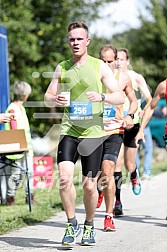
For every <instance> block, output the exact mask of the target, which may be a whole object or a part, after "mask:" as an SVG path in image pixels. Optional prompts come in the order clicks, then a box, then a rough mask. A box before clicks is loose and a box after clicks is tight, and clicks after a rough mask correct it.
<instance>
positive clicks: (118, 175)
mask: <svg viewBox="0 0 167 252" xmlns="http://www.w3.org/2000/svg"><path fill="white" fill-rule="evenodd" d="M114 178H115V186H116V192H115V196H116V200H117V201H121V185H122V172H121V171H120V172H114Z"/></svg>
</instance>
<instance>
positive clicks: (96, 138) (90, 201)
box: [45, 22, 127, 245]
mask: <svg viewBox="0 0 167 252" xmlns="http://www.w3.org/2000/svg"><path fill="white" fill-rule="evenodd" d="M89 42H90V39H89V37H88V28H87V26H86V25H85V24H84V23H82V22H74V23H72V24H70V25H69V27H68V43H69V46H70V49H71V51H72V54H73V57H72V58H71V59H69V60H67V61H64V62H62V63H60V64H59V65H58V66H57V68H56V70H55V75H54V78H53V80H52V81H51V83H50V85H49V87H48V89H47V91H46V94H45V102H46V104H47V105H48V106H49V107H53V106H56V105H59V106H64V107H65V109H64V116H63V119H62V126H61V135H60V141H59V145H58V154H57V163H58V169H59V174H60V195H61V200H62V203H63V207H64V210H65V212H66V216H67V220H68V223H67V225H66V231H65V235H64V237H63V240H62V244H63V245H71V244H74V243H75V242H76V237H77V236H78V235H79V234H80V228H79V225H78V222H77V219H76V217H75V199H76V191H75V187H74V185H73V183H72V179H73V175H74V164H75V162H76V160H77V157H78V156H79V155H80V157H81V163H82V175H83V189H84V196H83V201H84V205H85V212H86V219H85V223H84V231H83V236H82V240H81V244H82V245H93V244H95V238H94V236H95V232H94V223H93V218H94V213H95V210H96V204H97V198H98V192H97V187H96V185H97V175H98V171H99V169H100V165H101V157H102V150H103V136H104V128H103V105H104V104H103V101H104V100H105V101H106V102H109V103H112V104H123V103H124V96H123V93H122V91H120V89H119V85H118V83H117V81H116V79H115V78H114V76H113V73H112V71H111V69H110V68H109V67H108V66H107V65H106V64H105V63H104V62H102V61H101V60H99V59H96V58H93V57H91V56H89V55H88V53H87V47H88V45H89ZM124 78H125V79H126V78H127V76H126V75H125V76H124ZM125 79H122V81H126V80H127V79H126V80H125ZM104 87H106V88H107V89H109V90H110V92H111V93H110V94H105V88H104ZM62 91H63V92H70V106H69V107H68V106H66V105H67V101H68V99H67V98H66V97H65V95H64V94H63V93H61V92H62Z"/></svg>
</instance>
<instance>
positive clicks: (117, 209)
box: [113, 200, 123, 216]
mask: <svg viewBox="0 0 167 252" xmlns="http://www.w3.org/2000/svg"><path fill="white" fill-rule="evenodd" d="M113 212H114V215H115V216H118V215H123V210H122V204H121V201H119V200H116V201H115V206H114V210H113Z"/></svg>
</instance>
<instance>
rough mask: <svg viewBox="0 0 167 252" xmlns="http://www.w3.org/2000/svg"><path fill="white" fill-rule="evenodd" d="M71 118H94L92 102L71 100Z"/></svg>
mask: <svg viewBox="0 0 167 252" xmlns="http://www.w3.org/2000/svg"><path fill="white" fill-rule="evenodd" d="M70 119H71V120H90V119H93V114H92V102H77V101H71V102H70Z"/></svg>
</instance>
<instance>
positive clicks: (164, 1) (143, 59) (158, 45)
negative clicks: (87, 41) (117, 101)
mask: <svg viewBox="0 0 167 252" xmlns="http://www.w3.org/2000/svg"><path fill="white" fill-rule="evenodd" d="M147 3H148V1H147ZM147 11H148V16H149V18H148V17H144V16H143V15H142V14H141V15H140V21H141V27H140V28H139V29H131V30H130V31H128V32H125V33H124V34H121V35H119V36H115V41H117V42H118V44H119V42H120V41H124V43H123V44H124V45H125V47H128V49H129V51H130V55H131V56H132V58H133V62H132V65H133V68H134V69H135V70H136V71H137V72H140V73H142V74H143V75H144V77H145V78H146V80H147V83H148V84H149V85H150V86H151V88H152V89H153V90H154V89H155V87H156V86H157V84H158V83H159V82H160V81H162V80H163V79H165V77H166V72H167V60H166V59H167V29H166V27H167V0H161V1H158V0H150V4H149V5H147Z"/></svg>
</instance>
